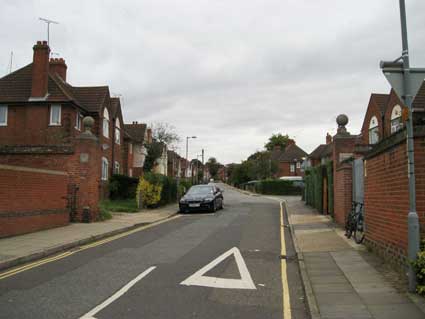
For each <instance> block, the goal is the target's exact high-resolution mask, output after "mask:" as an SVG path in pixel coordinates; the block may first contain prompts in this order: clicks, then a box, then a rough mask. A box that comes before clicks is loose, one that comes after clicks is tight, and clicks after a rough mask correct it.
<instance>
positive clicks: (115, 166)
mask: <svg viewBox="0 0 425 319" xmlns="http://www.w3.org/2000/svg"><path fill="white" fill-rule="evenodd" d="M114 173H115V174H119V173H120V163H118V162H117V161H115V163H114Z"/></svg>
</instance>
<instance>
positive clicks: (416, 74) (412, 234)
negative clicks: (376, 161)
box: [380, 0, 425, 292]
mask: <svg viewBox="0 0 425 319" xmlns="http://www.w3.org/2000/svg"><path fill="white" fill-rule="evenodd" d="M399 1H400V21H401V38H402V44H403V46H402V47H403V52H402V56H401V57H399V58H398V59H396V60H394V61H381V63H380V67H381V69H382V71H383V73H384V75H385V77H386V78H387V80H388V82H390V84H391V87H392V88H393V89H394V91H395V92H396V94H397V95H398V97H399V98H400V99H401V100H402V101H403V102H404V104H405V105H406V106H407V109H408V114H409V116H408V119H407V123H406V143H407V158H408V167H407V172H408V177H409V214H408V215H407V227H408V258H409V260H410V261H415V260H416V258H417V254H418V251H419V242H420V232H419V217H418V213H417V212H416V182H415V161H414V159H415V156H414V147H413V146H414V140H413V138H414V137H413V122H412V121H413V118H412V102H413V100H414V98H415V95H416V93H417V92H418V90H419V88H420V86H421V85H422V83H423V82H424V78H425V69H423V68H422V69H418V68H410V64H409V45H408V41H407V24H406V6H405V1H404V0H399ZM408 276H409V291H410V292H414V291H415V290H416V274H415V271H414V269H413V266H412V264H411V263H409V273H408Z"/></svg>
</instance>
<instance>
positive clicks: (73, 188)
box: [67, 184, 78, 222]
mask: <svg viewBox="0 0 425 319" xmlns="http://www.w3.org/2000/svg"><path fill="white" fill-rule="evenodd" d="M77 191H78V186H77V185H75V184H68V195H67V208H68V210H69V221H70V222H75V221H76V220H77Z"/></svg>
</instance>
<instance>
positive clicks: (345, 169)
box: [334, 163, 353, 226]
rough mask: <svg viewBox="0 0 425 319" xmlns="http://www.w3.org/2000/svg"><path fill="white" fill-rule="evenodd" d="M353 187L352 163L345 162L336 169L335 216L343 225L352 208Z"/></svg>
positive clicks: (338, 222)
mask: <svg viewBox="0 0 425 319" xmlns="http://www.w3.org/2000/svg"><path fill="white" fill-rule="evenodd" d="M352 189H353V185H352V167H351V163H345V164H342V165H341V166H340V167H338V168H337V169H336V170H335V171H334V218H335V222H336V223H337V224H339V225H341V226H344V225H345V217H346V214H347V213H348V212H349V211H350V210H351V202H352Z"/></svg>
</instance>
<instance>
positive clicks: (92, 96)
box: [0, 63, 109, 112]
mask: <svg viewBox="0 0 425 319" xmlns="http://www.w3.org/2000/svg"><path fill="white" fill-rule="evenodd" d="M48 76H49V79H48V89H47V91H48V92H49V95H48V97H47V101H51V102H59V101H60V102H73V103H75V104H76V105H78V106H80V107H81V108H83V109H84V110H86V111H88V112H99V111H100V110H101V109H102V107H103V106H104V105H105V103H106V102H107V99H108V98H109V88H108V86H85V87H75V86H72V85H70V84H69V83H66V82H64V81H63V80H62V79H61V78H60V77H59V76H58V75H57V74H50V73H49V75H48ZM31 85H32V63H30V64H28V65H26V66H24V67H23V68H21V69H19V70H16V71H15V72H12V73H10V74H8V75H6V76H4V77H3V78H0V102H28V100H29V98H30V97H31Z"/></svg>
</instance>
